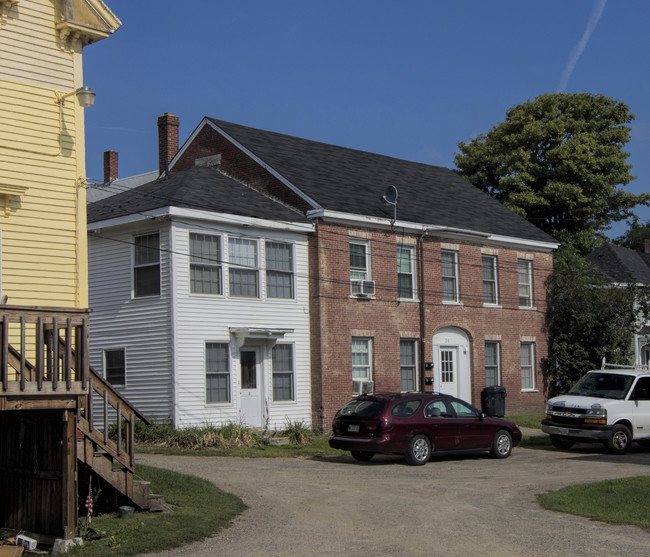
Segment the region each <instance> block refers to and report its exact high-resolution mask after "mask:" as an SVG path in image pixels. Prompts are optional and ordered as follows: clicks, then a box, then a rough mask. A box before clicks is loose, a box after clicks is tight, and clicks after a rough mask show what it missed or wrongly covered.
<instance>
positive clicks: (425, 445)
mask: <svg viewBox="0 0 650 557" xmlns="http://www.w3.org/2000/svg"><path fill="white" fill-rule="evenodd" d="M404 456H405V457H406V462H408V463H409V464H410V465H412V466H421V465H422V464H426V463H427V462H428V461H429V457H430V456H431V442H430V441H429V439H428V438H427V437H426V435H416V436H415V437H413V439H411V442H410V443H409V446H408V449H407V450H406V454H405V455H404Z"/></svg>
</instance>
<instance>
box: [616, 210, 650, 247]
mask: <svg viewBox="0 0 650 557" xmlns="http://www.w3.org/2000/svg"><path fill="white" fill-rule="evenodd" d="M629 225H630V228H628V229H627V231H626V232H625V233H624V234H623V235H622V236H619V237H618V238H615V239H614V243H615V244H618V245H619V246H623V247H624V248H630V249H635V250H637V251H644V249H645V241H646V240H650V221H647V222H646V223H645V224H640V223H639V217H637V216H634V217H633V218H632V220H631V221H630V223H629Z"/></svg>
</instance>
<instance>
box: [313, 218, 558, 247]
mask: <svg viewBox="0 0 650 557" xmlns="http://www.w3.org/2000/svg"><path fill="white" fill-rule="evenodd" d="M306 216H307V218H308V219H317V218H321V219H323V220H325V221H327V222H331V223H335V224H342V225H348V226H349V225H353V226H362V227H368V228H385V229H388V230H390V229H396V228H397V229H400V230H401V231H404V232H407V233H409V232H410V233H413V234H423V233H427V234H428V235H429V236H436V237H442V238H450V239H457V240H462V239H465V240H474V241H476V240H477V239H479V238H480V239H481V241H482V242H484V243H490V244H494V245H499V246H504V247H505V246H508V247H514V248H517V247H519V248H528V249H535V250H539V251H544V252H551V251H553V250H555V249H557V248H558V247H559V246H560V244H559V242H541V241H539V240H530V239H526V238H518V237H515V236H503V235H500V234H491V233H489V232H481V231H479V230H471V229H468V228H456V227H453V226H437V225H431V224H423V223H416V222H409V221H400V220H397V221H394V222H392V219H389V218H382V217H370V216H367V215H355V214H352V213H341V212H337V211H327V210H325V209H314V210H312V211H308V212H307V215H306Z"/></svg>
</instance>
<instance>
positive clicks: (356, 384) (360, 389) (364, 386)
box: [352, 381, 374, 395]
mask: <svg viewBox="0 0 650 557" xmlns="http://www.w3.org/2000/svg"><path fill="white" fill-rule="evenodd" d="M373 386H374V383H373V382H372V381H352V392H353V393H354V394H355V395H365V394H368V393H372V389H373Z"/></svg>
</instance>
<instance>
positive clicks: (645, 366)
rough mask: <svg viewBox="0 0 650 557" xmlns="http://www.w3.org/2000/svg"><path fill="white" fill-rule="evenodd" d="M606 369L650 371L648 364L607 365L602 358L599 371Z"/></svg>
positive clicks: (649, 363)
mask: <svg viewBox="0 0 650 557" xmlns="http://www.w3.org/2000/svg"><path fill="white" fill-rule="evenodd" d="M608 367H609V368H613V369H634V370H636V371H650V362H648V363H647V364H634V365H623V364H608V363H607V362H606V361H605V358H603V361H602V364H601V367H600V369H606V368H608Z"/></svg>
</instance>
